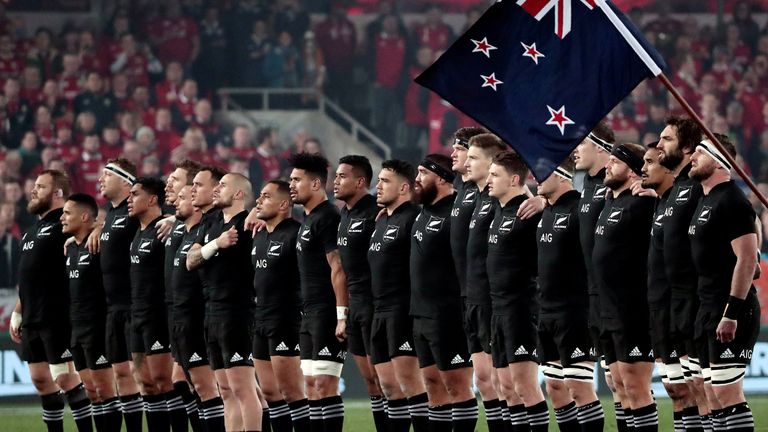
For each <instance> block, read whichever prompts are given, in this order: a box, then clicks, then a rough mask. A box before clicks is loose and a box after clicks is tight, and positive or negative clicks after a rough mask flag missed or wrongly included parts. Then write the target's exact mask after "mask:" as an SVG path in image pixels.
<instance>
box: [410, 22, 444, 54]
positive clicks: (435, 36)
mask: <svg viewBox="0 0 768 432" xmlns="http://www.w3.org/2000/svg"><path fill="white" fill-rule="evenodd" d="M414 34H415V36H416V38H415V39H416V43H417V44H418V46H420V47H422V46H428V47H430V48H432V51H442V50H444V49H446V48H448V43H449V42H450V41H451V28H450V27H448V25H446V24H440V25H437V26H434V27H432V26H429V25H426V24H422V25H420V26H418V27H416V29H415V30H414Z"/></svg>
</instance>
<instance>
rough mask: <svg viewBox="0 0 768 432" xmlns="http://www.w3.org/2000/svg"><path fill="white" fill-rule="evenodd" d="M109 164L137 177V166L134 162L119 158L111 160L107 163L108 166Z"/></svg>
mask: <svg viewBox="0 0 768 432" xmlns="http://www.w3.org/2000/svg"><path fill="white" fill-rule="evenodd" d="M109 164H115V165H117V166H118V167H120V169H122V170H123V171H125V172H127V173H128V174H130V175H132V176H136V165H134V164H133V162H131V161H129V160H128V159H126V158H124V157H117V158H114V159H110V160H108V161H107V165H109Z"/></svg>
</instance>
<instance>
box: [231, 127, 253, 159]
mask: <svg viewBox="0 0 768 432" xmlns="http://www.w3.org/2000/svg"><path fill="white" fill-rule="evenodd" d="M255 151H256V150H255V149H254V148H253V140H252V138H251V130H250V129H249V128H248V126H244V125H238V126H235V129H234V130H233V131H232V153H233V154H235V155H237V156H240V157H244V158H246V159H251V158H252V157H253V155H254V153H255Z"/></svg>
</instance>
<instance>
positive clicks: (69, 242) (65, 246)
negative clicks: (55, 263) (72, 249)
mask: <svg viewBox="0 0 768 432" xmlns="http://www.w3.org/2000/svg"><path fill="white" fill-rule="evenodd" d="M74 242H75V236H72V237H70V238H68V239H67V240H66V241H65V242H64V256H67V248H68V247H69V245H71V244H72V243H74Z"/></svg>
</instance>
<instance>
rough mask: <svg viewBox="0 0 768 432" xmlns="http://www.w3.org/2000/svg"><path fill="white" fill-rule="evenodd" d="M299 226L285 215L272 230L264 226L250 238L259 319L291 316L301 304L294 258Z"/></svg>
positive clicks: (299, 283) (297, 266) (296, 261)
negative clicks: (251, 240) (251, 241)
mask: <svg viewBox="0 0 768 432" xmlns="http://www.w3.org/2000/svg"><path fill="white" fill-rule="evenodd" d="M300 226H301V224H300V223H299V222H297V221H295V220H293V219H284V220H283V221H281V222H280V223H279V224H277V226H276V227H275V229H274V230H273V231H272V232H271V233H270V232H268V231H267V230H266V229H263V230H261V231H259V232H258V233H257V234H256V237H254V239H253V247H252V249H251V263H252V264H253V269H254V277H253V286H254V287H255V289H256V316H257V317H259V318H261V319H271V320H279V319H282V318H292V317H293V316H294V315H295V314H296V313H297V312H298V311H299V310H300V308H301V281H300V279H299V264H298V259H297V258H296V237H298V233H299V227H300ZM323 259H325V257H323Z"/></svg>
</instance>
